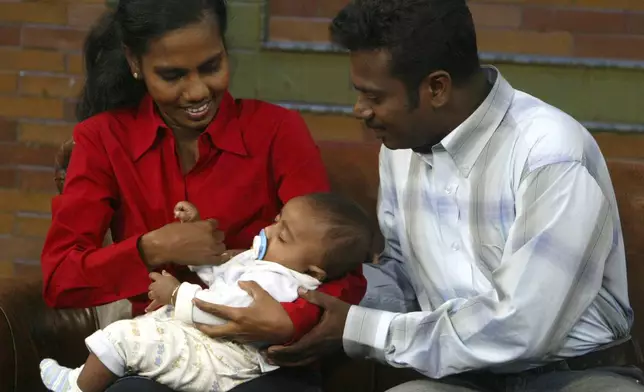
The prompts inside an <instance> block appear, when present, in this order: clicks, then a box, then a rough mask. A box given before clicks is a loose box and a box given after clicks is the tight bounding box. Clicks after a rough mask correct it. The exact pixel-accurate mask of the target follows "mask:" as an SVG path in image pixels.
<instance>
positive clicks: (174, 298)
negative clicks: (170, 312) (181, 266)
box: [170, 284, 181, 306]
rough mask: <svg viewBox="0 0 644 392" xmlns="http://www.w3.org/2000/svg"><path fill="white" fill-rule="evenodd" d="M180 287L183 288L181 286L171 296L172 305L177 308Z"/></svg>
mask: <svg viewBox="0 0 644 392" xmlns="http://www.w3.org/2000/svg"><path fill="white" fill-rule="evenodd" d="M179 287H181V285H180V284H179V285H178V286H177V287H176V288H175V289H174V291H173V292H172V295H171V296H170V303H171V304H172V306H177V292H178V291H179Z"/></svg>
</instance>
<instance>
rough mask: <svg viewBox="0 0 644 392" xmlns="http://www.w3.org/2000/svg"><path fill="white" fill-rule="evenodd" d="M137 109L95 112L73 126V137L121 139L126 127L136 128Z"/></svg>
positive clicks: (125, 133) (97, 139)
mask: <svg viewBox="0 0 644 392" xmlns="http://www.w3.org/2000/svg"><path fill="white" fill-rule="evenodd" d="M136 122H137V109H136V108H132V109H130V108H125V109H114V110H109V111H106V112H102V113H98V114H95V115H93V116H91V117H88V118H87V119H85V120H82V121H80V122H79V123H77V124H76V127H75V128H74V139H75V140H76V139H77V138H79V137H80V138H85V139H90V140H94V141H97V142H98V141H99V140H100V141H103V140H104V139H105V138H106V137H107V138H109V139H113V138H116V139H121V140H122V139H123V136H125V135H127V133H128V132H127V130H128V129H133V128H134V129H136V128H137V124H136ZM139 126H140V124H139Z"/></svg>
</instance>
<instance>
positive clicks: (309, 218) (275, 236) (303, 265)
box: [264, 197, 326, 279]
mask: <svg viewBox="0 0 644 392" xmlns="http://www.w3.org/2000/svg"><path fill="white" fill-rule="evenodd" d="M316 215H317V213H316V212H315V211H314V210H313V209H312V208H311V207H310V206H309V204H308V201H307V200H306V198H305V197H298V198H294V199H292V200H290V201H289V202H288V203H286V205H285V206H284V208H282V213H281V214H280V215H279V216H278V217H277V218H276V219H275V223H274V224H273V225H271V226H269V227H267V228H266V229H265V232H266V237H267V245H268V246H267V249H266V256H265V257H264V259H265V260H268V261H273V262H276V263H279V264H281V265H283V266H285V267H287V268H290V269H292V270H295V271H298V272H302V273H310V272H311V270H310V269H311V267H315V266H317V267H320V268H321V267H322V261H323V255H324V251H325V248H324V242H325V241H324V235H325V232H326V230H325V227H326V224H325V223H324V222H320V220H319V219H317V218H316ZM312 275H315V274H314V273H313V274H312ZM316 277H317V276H316ZM318 279H319V278H318Z"/></svg>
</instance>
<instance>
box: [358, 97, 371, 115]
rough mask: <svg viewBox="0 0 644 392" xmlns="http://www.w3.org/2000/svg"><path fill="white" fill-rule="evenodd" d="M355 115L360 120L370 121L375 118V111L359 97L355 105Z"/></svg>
mask: <svg viewBox="0 0 644 392" xmlns="http://www.w3.org/2000/svg"><path fill="white" fill-rule="evenodd" d="M353 115H354V116H355V117H356V118H358V119H359V120H368V119H370V118H371V117H373V109H371V107H370V106H369V105H367V104H366V103H365V102H364V99H362V98H360V97H358V100H357V101H356V103H355V105H353Z"/></svg>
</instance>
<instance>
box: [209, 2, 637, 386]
mask: <svg viewBox="0 0 644 392" xmlns="http://www.w3.org/2000/svg"><path fill="white" fill-rule="evenodd" d="M331 35H332V39H333V41H334V42H335V43H337V44H339V45H341V46H342V47H344V48H346V49H348V50H349V52H350V63H351V78H352V81H353V84H354V85H355V88H356V90H358V92H359V97H358V102H357V103H356V106H355V111H356V113H357V115H358V117H359V118H360V119H362V120H363V121H364V123H365V125H366V127H367V128H369V129H371V130H373V132H374V133H375V134H376V136H377V137H378V138H379V139H380V140H382V142H383V144H384V147H383V148H382V150H381V152H380V197H379V207H378V217H379V221H380V226H381V230H382V232H383V235H384V237H385V240H386V247H385V250H384V252H383V254H382V256H381V258H380V264H379V265H373V266H365V275H366V276H367V279H368V281H369V290H368V293H367V296H366V297H365V299H364V300H363V303H362V304H361V306H352V307H350V306H349V305H347V304H345V303H342V302H340V301H339V300H336V299H333V298H331V297H327V296H324V295H322V294H320V293H314V292H311V293H305V294H303V296H304V297H305V298H308V299H309V300H310V301H311V302H314V303H317V304H319V305H320V306H322V307H324V308H325V310H326V311H325V314H324V316H323V319H322V321H321V323H320V324H319V325H318V326H317V327H316V328H315V329H314V330H313V331H312V332H311V333H310V334H309V335H307V336H305V337H304V338H303V339H302V340H301V341H300V342H298V343H296V344H294V345H292V346H290V347H272V348H270V349H269V350H268V356H269V358H271V359H272V360H273V361H274V362H276V363H277V364H281V365H295V364H305V363H309V362H311V360H313V359H314V358H315V357H316V355H319V354H320V353H322V352H328V351H332V350H333V349H335V348H337V347H339V345H340V344H341V343H343V347H344V350H345V351H346V353H347V354H349V355H350V356H353V357H366V358H372V359H375V360H378V361H381V362H383V363H386V364H389V365H391V366H394V367H406V368H412V369H415V370H417V371H418V372H420V373H422V374H423V375H425V376H427V379H425V380H422V381H416V382H412V383H409V384H405V385H402V386H399V387H396V388H394V389H393V391H396V392H403V391H408V392H411V391H418V392H420V391H498V390H503V391H506V390H507V391H584V392H586V391H608V390H610V391H641V390H644V388H642V387H641V386H640V385H639V382H641V381H642V379H643V377H642V373H641V372H640V371H639V370H637V369H635V368H632V367H628V366H627V365H630V363H628V362H629V360H633V358H630V357H634V350H632V346H630V341H629V330H630V327H631V324H632V321H633V314H632V310H631V308H630V305H629V301H628V295H627V284H626V266H625V255H624V246H623V240H622V233H621V228H620V221H619V217H618V212H617V206H616V202H615V196H614V192H613V188H612V185H611V181H610V178H609V174H608V170H607V168H606V164H605V161H604V159H603V157H602V154H601V152H600V150H599V148H598V146H597V144H596V143H595V141H594V139H593V138H592V136H591V135H590V134H589V133H588V132H587V131H586V129H584V128H583V126H582V125H580V124H579V123H578V122H577V121H575V120H574V119H572V118H571V117H569V116H568V115H566V114H565V113H563V112H561V111H559V110H558V109H556V108H554V107H552V106H549V105H548V104H546V103H544V102H542V101H540V100H538V99H537V98H534V97H532V96H530V95H528V94H526V93H524V92H521V91H517V90H515V89H513V88H512V86H511V85H510V84H509V83H508V82H507V81H506V80H505V79H504V78H503V76H502V75H501V73H500V72H499V71H498V70H497V69H495V68H493V67H489V66H486V67H481V65H480V64H479V59H478V53H477V44H476V35H475V31H474V25H473V21H472V17H471V14H470V12H469V10H468V7H467V5H466V3H465V1H464V0H355V1H354V2H353V3H351V4H349V5H348V6H346V8H344V9H343V10H342V11H341V12H340V13H339V14H338V16H337V17H336V18H335V19H334V20H333V23H332V25H331ZM255 298H256V300H257V301H258V302H260V301H261V302H262V303H267V302H266V298H265V296H264V295H263V294H262V293H259V292H257V293H256V295H255ZM204 309H205V308H204ZM208 309H209V310H211V311H213V312H216V313H218V314H221V315H227V316H228V317H229V318H231V320H233V321H232V322H231V325H230V326H229V327H228V329H227V330H226V331H225V332H221V333H222V334H225V335H228V336H233V337H234V336H243V335H244V333H247V331H251V330H252V328H250V327H249V325H250V324H252V323H250V322H249V321H248V320H249V319H250V318H252V315H251V314H250V313H248V312H245V313H239V312H237V313H236V314H232V313H231V312H230V310H229V309H222V308H213V307H208ZM242 314H244V316H243V317H242ZM235 328H237V329H235ZM244 328H246V332H243V331H244ZM209 332H210V333H211V334H213V333H214V332H216V331H213V330H210V331H209ZM215 334H216V333H215ZM616 358H617V359H616Z"/></svg>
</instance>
